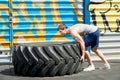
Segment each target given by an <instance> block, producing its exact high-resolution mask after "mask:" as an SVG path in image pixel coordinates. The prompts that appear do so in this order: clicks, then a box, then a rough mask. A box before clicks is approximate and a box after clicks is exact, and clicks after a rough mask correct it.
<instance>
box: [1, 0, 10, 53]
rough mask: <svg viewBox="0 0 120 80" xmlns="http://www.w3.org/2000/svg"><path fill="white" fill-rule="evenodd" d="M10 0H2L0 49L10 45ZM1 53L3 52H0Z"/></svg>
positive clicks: (6, 48)
mask: <svg viewBox="0 0 120 80" xmlns="http://www.w3.org/2000/svg"><path fill="white" fill-rule="evenodd" d="M8 18H9V2H8V0H0V50H8V49H9V47H10V25H9V19H8ZM0 53H1V52H0Z"/></svg>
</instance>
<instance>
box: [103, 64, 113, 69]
mask: <svg viewBox="0 0 120 80" xmlns="http://www.w3.org/2000/svg"><path fill="white" fill-rule="evenodd" d="M104 66H105V67H104V68H103V69H111V67H110V64H104Z"/></svg>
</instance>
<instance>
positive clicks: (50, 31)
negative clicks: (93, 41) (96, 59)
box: [0, 0, 83, 50]
mask: <svg viewBox="0 0 120 80" xmlns="http://www.w3.org/2000/svg"><path fill="white" fill-rule="evenodd" d="M76 1H77V2H76ZM82 3H83V1H82V0H0V41H1V42H0V47H1V48H0V50H2V49H9V48H10V46H12V45H13V44H18V43H30V42H47V41H73V40H74V39H73V38H72V37H71V36H69V35H68V36H64V37H62V36H61V35H60V34H59V32H58V31H57V27H58V24H60V23H64V24H66V25H67V26H69V27H70V26H71V25H74V24H76V23H82V22H83V19H82V14H83V13H82V9H83V8H82ZM78 4H79V5H78Z"/></svg>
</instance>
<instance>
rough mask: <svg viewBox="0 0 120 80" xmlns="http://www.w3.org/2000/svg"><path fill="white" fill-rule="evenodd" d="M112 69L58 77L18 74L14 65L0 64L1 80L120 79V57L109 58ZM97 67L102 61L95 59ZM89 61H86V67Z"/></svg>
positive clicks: (99, 66)
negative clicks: (115, 58)
mask: <svg viewBox="0 0 120 80" xmlns="http://www.w3.org/2000/svg"><path fill="white" fill-rule="evenodd" d="M109 63H110V65H111V69H110V70H100V69H96V70H95V71H90V72H79V73H77V74H73V75H65V76H56V77H23V76H16V75H15V74H14V71H13V66H12V65H0V80H120V59H119V60H109ZM94 64H95V66H96V68H101V67H103V63H102V62H101V61H94ZM86 66H87V62H85V63H84V66H83V67H84V68H85V67H86Z"/></svg>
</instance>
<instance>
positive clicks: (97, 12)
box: [88, 0, 120, 34]
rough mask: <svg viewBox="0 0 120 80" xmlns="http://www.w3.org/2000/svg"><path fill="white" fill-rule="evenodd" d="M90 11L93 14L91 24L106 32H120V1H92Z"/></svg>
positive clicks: (102, 32)
mask: <svg viewBox="0 0 120 80" xmlns="http://www.w3.org/2000/svg"><path fill="white" fill-rule="evenodd" d="M88 10H89V11H90V13H91V23H92V24H94V25H97V26H98V27H99V28H100V29H101V34H104V33H105V32H106V31H109V32H120V1H119V0H91V2H90V4H89V6H88Z"/></svg>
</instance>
